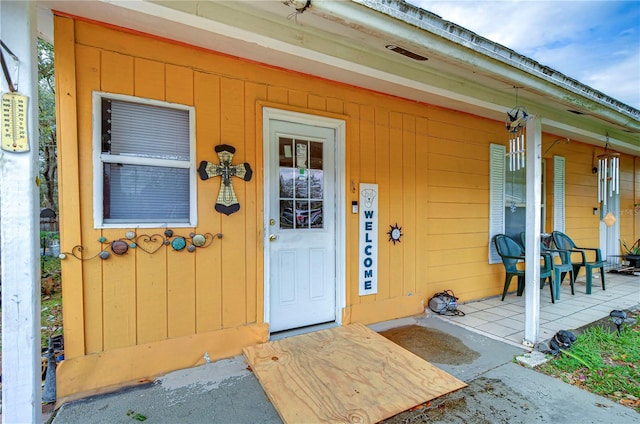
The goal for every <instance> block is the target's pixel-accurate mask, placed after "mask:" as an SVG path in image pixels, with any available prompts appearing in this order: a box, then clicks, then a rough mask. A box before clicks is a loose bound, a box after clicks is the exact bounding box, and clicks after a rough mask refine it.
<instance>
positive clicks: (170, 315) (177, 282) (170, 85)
mask: <svg viewBox="0 0 640 424" xmlns="http://www.w3.org/2000/svg"><path fill="white" fill-rule="evenodd" d="M193 79H194V77H193V72H192V71H191V69H189V68H187V67H182V66H175V65H166V83H165V91H166V93H167V101H169V102H172V103H180V104H184V105H193V97H194V94H193V88H194V82H193ZM196 166H197V164H196ZM191 207H195V205H191ZM173 230H174V233H175V235H176V236H177V235H179V236H182V237H184V238H185V239H186V240H187V243H189V238H188V236H189V233H190V230H189V229H187V228H181V229H173ZM195 332H196V283H195V255H194V254H192V253H189V252H187V251H186V250H185V251H181V252H176V251H174V250H173V249H171V248H168V249H167V335H168V337H169V338H175V337H181V336H189V335H192V334H195Z"/></svg>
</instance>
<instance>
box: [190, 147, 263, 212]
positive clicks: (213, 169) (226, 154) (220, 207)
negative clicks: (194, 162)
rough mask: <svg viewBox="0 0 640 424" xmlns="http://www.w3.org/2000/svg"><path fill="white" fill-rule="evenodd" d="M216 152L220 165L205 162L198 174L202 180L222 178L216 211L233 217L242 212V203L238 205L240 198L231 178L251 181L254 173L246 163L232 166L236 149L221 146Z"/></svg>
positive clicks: (202, 163) (201, 163)
mask: <svg viewBox="0 0 640 424" xmlns="http://www.w3.org/2000/svg"><path fill="white" fill-rule="evenodd" d="M215 151H216V153H217V154H218V158H220V165H216V164H215V163H211V162H207V161H204V160H203V161H202V162H200V166H199V167H198V174H199V175H200V179H202V180H208V179H209V178H212V177H217V176H222V181H221V184H220V193H219V194H218V199H217V200H216V206H215V209H216V210H217V211H218V212H220V213H223V214H225V215H231V214H232V213H234V212H238V211H239V210H240V203H238V198H237V197H236V193H235V192H234V191H233V186H232V185H231V176H236V177H238V178H242V179H243V180H245V181H249V180H251V176H252V175H253V171H252V170H251V166H249V164H248V163H246V162H245V163H243V164H241V165H231V161H232V160H233V154H234V153H235V152H236V149H235V147H233V146H229V145H228V144H221V145H219V146H216V147H215Z"/></svg>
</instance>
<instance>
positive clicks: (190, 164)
mask: <svg viewBox="0 0 640 424" xmlns="http://www.w3.org/2000/svg"><path fill="white" fill-rule="evenodd" d="M103 98H108V99H113V100H120V101H125V102H130V103H138V104H141V105H150V106H159V107H164V108H172V109H180V110H186V111H188V112H189V160H188V161H187V160H170V159H157V158H147V157H141V156H124V155H111V154H109V153H103V152H102V99H103ZM92 102H93V121H92V124H93V221H94V227H95V228H96V229H101V228H166V227H172V228H189V227H195V226H197V209H198V208H197V192H196V188H197V181H196V139H195V128H196V123H195V108H194V107H192V106H186V105H182V104H178V103H170V102H163V101H159V100H153V99H146V98H141V97H134V96H127V95H122V94H113V93H106V92H101V91H94V92H93V95H92ZM104 163H121V164H128V165H144V166H156V167H171V168H183V169H188V170H189V221H188V222H186V221H185V222H173V221H172V222H163V221H160V220H159V221H157V222H156V221H153V222H136V221H135V220H132V221H131V222H104V221H105V220H104V210H103V194H104V193H103V185H104V180H103V176H104V173H103V169H102V168H103V164H104Z"/></svg>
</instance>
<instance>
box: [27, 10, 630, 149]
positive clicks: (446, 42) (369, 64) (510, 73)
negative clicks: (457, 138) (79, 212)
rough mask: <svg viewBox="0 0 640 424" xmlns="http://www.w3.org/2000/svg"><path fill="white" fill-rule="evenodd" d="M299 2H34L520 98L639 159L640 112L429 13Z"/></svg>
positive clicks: (449, 94) (295, 58)
mask: <svg viewBox="0 0 640 424" xmlns="http://www.w3.org/2000/svg"><path fill="white" fill-rule="evenodd" d="M306 3H307V2H306V0H289V1H286V2H282V1H271V0H259V1H216V0H204V1H196V0H179V1H146V0H125V1H118V0H115V1H108V0H96V1H60V0H38V5H39V7H40V8H42V9H44V10H56V11H59V12H63V13H65V14H70V15H74V16H78V17H80V18H84V19H90V20H96V21H100V22H104V23H107V24H111V25H116V26H120V27H125V28H129V29H133V30H136V31H140V32H143V33H148V34H152V35H154V36H158V37H163V38H167V39H171V40H176V41H179V42H183V43H187V44H191V45H194V46H198V47H202V48H205V49H210V50H213V51H218V52H222V53H225V54H228V55H232V56H236V57H239V58H243V59H248V60H251V61H256V62H260V63H264V64H268V65H271V66H276V67H280V68H284V69H290V70H294V71H296V72H301V73H305V74H309V75H314V76H317V77H321V78H325V79H330V80H334V81H338V82H341V83H344V84H349V85H354V86H358V87H362V88H365V89H369V90H373V91H376V92H381V93H385V94H389V95H393V96H398V97H402V98H406V99H410V100H413V101H417V102H424V103H428V104H434V105H438V106H442V107H446V108H451V109H454V110H458V111H463V112H468V113H471V114H474V115H478V116H482V117H486V118H489V119H495V120H499V121H504V120H505V117H506V112H507V111H509V110H511V109H512V108H513V107H514V106H516V91H517V98H518V106H523V107H526V108H527V110H528V111H529V113H530V114H533V115H537V116H539V117H541V118H542V123H543V130H544V131H547V132H550V133H553V134H556V135H558V136H561V137H568V138H572V139H578V140H580V141H584V142H587V143H592V144H596V145H600V146H603V145H604V143H605V141H606V139H607V134H608V140H609V144H610V146H611V147H613V148H615V149H617V150H619V151H621V152H626V153H630V154H634V155H640V111H638V110H637V109H634V108H632V107H630V106H628V105H625V104H623V103H621V102H618V101H616V100H615V99H611V98H609V97H607V96H606V95H605V94H603V93H600V92H598V91H596V90H594V89H592V88H590V87H587V86H585V85H582V84H580V83H579V82H577V81H575V80H572V79H570V78H568V77H566V76H564V75H562V74H560V73H558V72H556V71H554V70H552V69H550V68H547V67H544V66H542V65H540V64H538V63H537V62H535V61H533V60H531V59H528V58H526V57H524V56H521V55H519V54H517V53H516V52H513V51H511V50H509V49H506V48H505V47H503V46H500V45H498V44H496V43H492V42H491V41H489V40H486V39H484V38H482V37H480V36H478V35H477V34H474V33H472V32H470V31H468V30H465V29H464V28H461V27H459V26H457V25H455V24H452V23H450V22H447V21H444V20H442V19H441V18H440V17H438V16H436V15H433V14H431V13H429V12H426V11H424V10H422V9H419V8H417V7H414V6H411V5H409V4H407V3H404V2H403V1H397V0H384V1H383V0H354V1H319V0H314V1H311V2H310V5H309V7H307V8H306V9H304V10H302V9H303V8H304V6H306ZM297 9H298V10H297ZM40 16H41V17H42V24H40V23H39V28H40V29H41V31H43V32H45V33H46V32H47V31H49V30H50V29H47V28H50V24H48V23H47V21H48V19H47V18H46V12H44V13H41V14H40ZM49 20H50V19H49ZM389 45H396V46H399V47H401V48H403V49H406V50H408V51H410V52H413V53H415V54H417V55H420V56H423V57H426V58H427V59H428V60H414V59H412V58H409V57H407V56H405V55H402V54H398V53H397V52H395V51H392V50H390V49H389V48H387V47H386V46H389ZM516 87H517V90H516Z"/></svg>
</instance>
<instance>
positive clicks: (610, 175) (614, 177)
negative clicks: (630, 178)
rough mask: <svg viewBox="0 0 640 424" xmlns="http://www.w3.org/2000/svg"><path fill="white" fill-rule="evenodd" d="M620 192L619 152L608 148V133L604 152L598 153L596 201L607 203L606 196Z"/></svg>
mask: <svg viewBox="0 0 640 424" xmlns="http://www.w3.org/2000/svg"><path fill="white" fill-rule="evenodd" d="M614 193H616V194H618V193H620V153H618V152H615V151H613V150H610V149H609V134H607V141H606V143H605V145H604V152H603V153H602V154H601V155H598V202H602V205H603V206H604V205H606V204H607V198H608V197H611V196H613V194H614Z"/></svg>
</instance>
